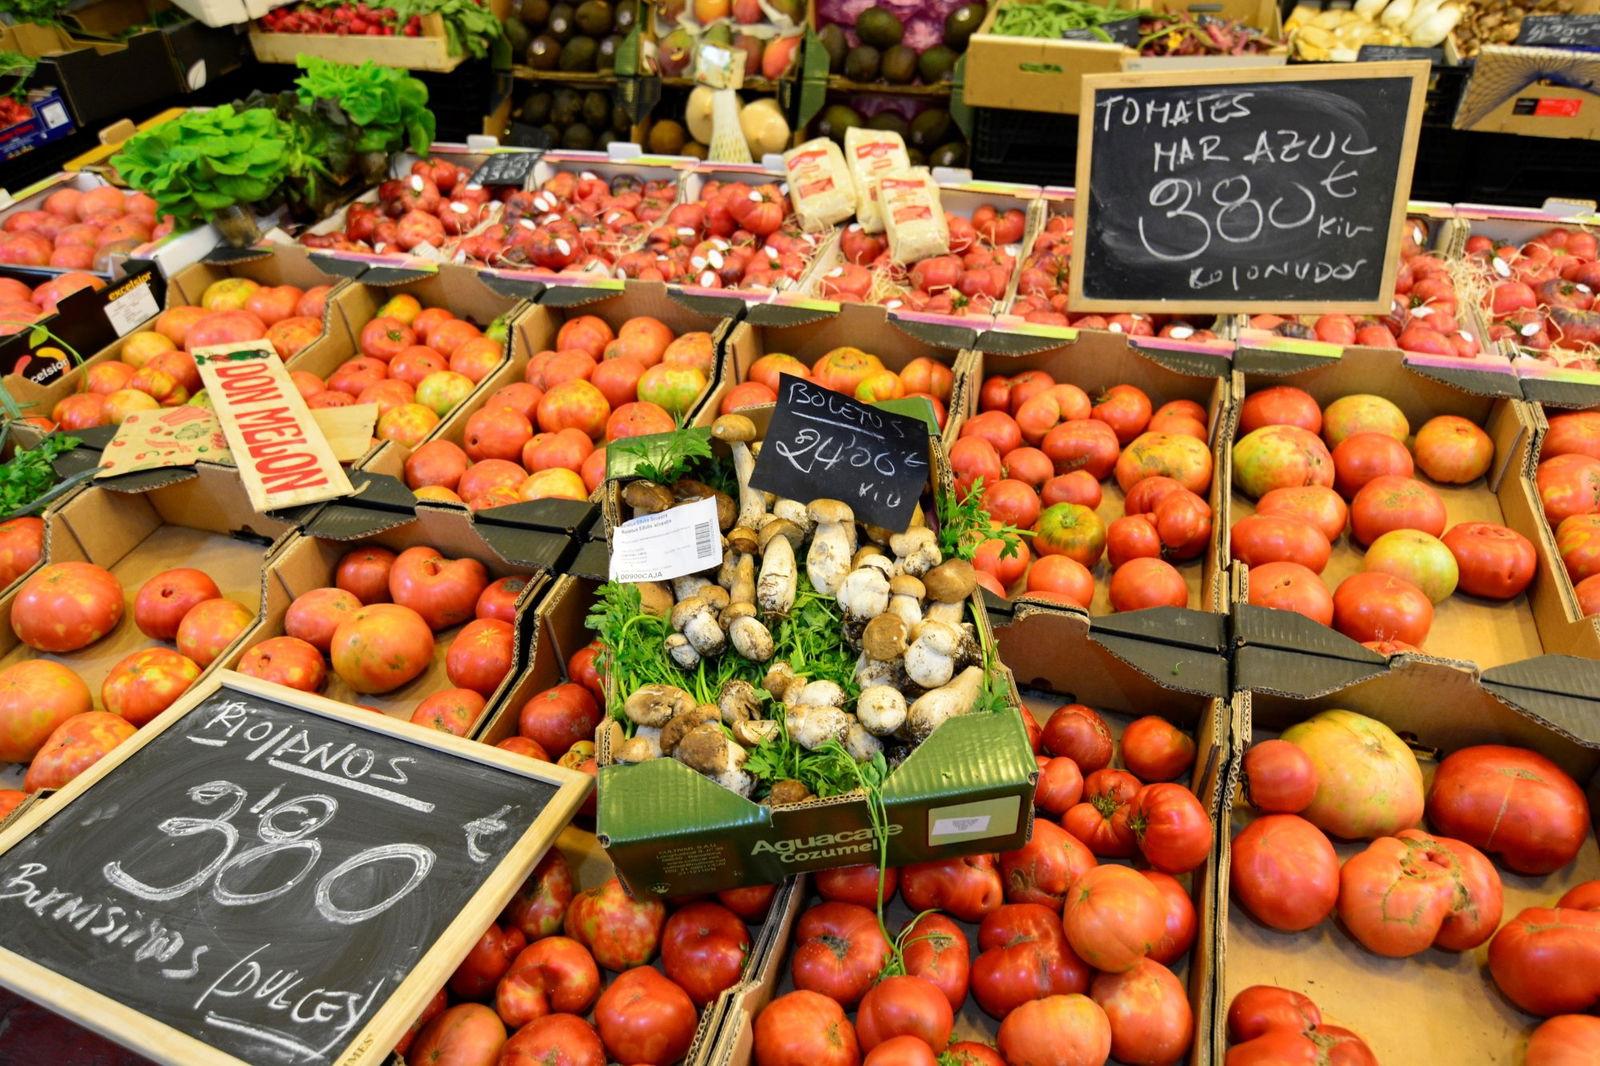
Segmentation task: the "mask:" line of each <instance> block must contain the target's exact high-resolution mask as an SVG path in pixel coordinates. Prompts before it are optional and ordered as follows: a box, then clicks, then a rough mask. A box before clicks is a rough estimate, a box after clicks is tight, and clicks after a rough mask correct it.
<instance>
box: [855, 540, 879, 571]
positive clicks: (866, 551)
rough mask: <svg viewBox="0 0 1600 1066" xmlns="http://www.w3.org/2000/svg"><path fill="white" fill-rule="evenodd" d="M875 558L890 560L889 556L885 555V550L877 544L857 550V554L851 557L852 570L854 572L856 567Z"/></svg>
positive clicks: (867, 545) (864, 545)
mask: <svg viewBox="0 0 1600 1066" xmlns="http://www.w3.org/2000/svg"><path fill="white" fill-rule="evenodd" d="M873 556H878V557H880V558H884V559H887V558H888V556H887V555H884V553H883V549H882V548H880V547H878V546H877V545H876V544H863V545H862V546H861V547H859V548H857V549H856V553H855V554H854V555H852V556H851V557H850V569H852V570H854V569H855V568H856V567H858V566H860V565H861V564H862V563H864V562H866V561H867V560H868V559H871V558H872V557H873Z"/></svg>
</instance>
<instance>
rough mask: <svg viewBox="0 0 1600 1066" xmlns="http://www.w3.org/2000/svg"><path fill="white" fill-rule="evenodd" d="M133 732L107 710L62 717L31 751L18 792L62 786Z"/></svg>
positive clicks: (122, 719)
mask: <svg viewBox="0 0 1600 1066" xmlns="http://www.w3.org/2000/svg"><path fill="white" fill-rule="evenodd" d="M133 733H134V726H133V724H132V723H131V722H129V721H128V720H127V719H126V718H123V717H122V716H121V715H118V714H112V713H110V712H109V711H85V712H83V713H82V714H75V715H72V716H71V717H70V718H66V719H64V720H63V721H62V722H61V724H60V725H58V726H56V727H55V729H53V730H51V732H50V735H49V736H47V737H45V739H44V743H43V744H41V745H40V746H39V750H38V751H37V752H35V753H34V756H33V761H32V762H30V763H29V764H28V772H27V773H26V774H25V775H23V778H22V791H24V792H29V793H32V792H38V791H39V790H40V789H46V788H61V787H63V786H64V785H66V783H67V782H69V781H71V780H72V779H73V778H74V777H77V776H78V775H79V774H81V773H83V772H84V771H85V770H87V769H88V768H89V767H91V766H93V765H94V764H95V763H97V762H99V761H100V758H101V756H103V755H105V754H106V752H108V751H110V750H111V749H112V748H114V747H116V746H117V745H118V744H121V743H122V742H123V741H124V740H127V739H128V738H129V737H131V736H133Z"/></svg>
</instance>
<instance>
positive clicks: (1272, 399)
mask: <svg viewBox="0 0 1600 1066" xmlns="http://www.w3.org/2000/svg"><path fill="white" fill-rule="evenodd" d="M1262 426H1299V427H1300V428H1301V429H1303V430H1305V431H1306V432H1308V433H1321V432H1322V408H1321V407H1319V406H1318V405H1317V401H1316V400H1314V399H1312V397H1311V394H1310V393H1308V392H1306V391H1305V390H1304V389H1296V388H1292V387H1290V386H1287V385H1277V386H1274V387H1272V388H1270V389H1259V390H1257V391H1256V392H1252V393H1250V395H1248V396H1246V397H1245V398H1244V403H1242V404H1240V405H1239V436H1241V437H1242V436H1244V435H1246V434H1247V433H1251V432H1253V431H1254V430H1258V429H1260V428H1261V427H1262Z"/></svg>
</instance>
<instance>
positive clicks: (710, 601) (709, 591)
mask: <svg viewBox="0 0 1600 1066" xmlns="http://www.w3.org/2000/svg"><path fill="white" fill-rule="evenodd" d="M973 581H974V582H976V581H977V579H976V578H974V579H973ZM698 595H699V596H700V598H701V599H702V600H705V601H706V606H708V607H710V608H711V609H712V610H713V611H720V610H722V609H723V608H724V607H726V606H728V590H727V589H725V588H723V587H722V586H721V585H707V586H706V587H705V588H703V589H701V590H700V592H699V593H698Z"/></svg>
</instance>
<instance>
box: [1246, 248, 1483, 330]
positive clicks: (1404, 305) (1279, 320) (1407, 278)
mask: <svg viewBox="0 0 1600 1066" xmlns="http://www.w3.org/2000/svg"><path fill="white" fill-rule="evenodd" d="M1402 233H1403V235H1402V238H1401V243H1400V265H1399V267H1398V268H1397V269H1396V271H1395V277H1394V302H1393V304H1392V305H1391V306H1390V308H1389V313H1388V314H1387V315H1384V316H1383V317H1381V318H1377V317H1370V316H1355V315H1347V314H1326V315H1318V316H1317V318H1316V320H1315V321H1314V322H1312V323H1311V324H1310V325H1306V324H1305V322H1304V321H1303V320H1300V319H1288V318H1284V317H1282V316H1280V315H1272V314H1261V315H1255V316H1253V317H1252V318H1251V319H1250V328H1251V329H1257V330H1266V331H1268V332H1271V333H1276V334H1278V335H1279V336H1282V337H1299V338H1302V339H1305V340H1319V341H1324V342H1326V343H1328V344H1337V345H1340V346H1341V347H1350V346H1354V347H1365V348H1399V349H1400V350H1401V351H1404V352H1415V353H1417V354H1418V355H1439V356H1445V357H1448V358H1454V359H1476V358H1477V357H1478V354H1479V351H1480V350H1481V349H1480V345H1479V344H1478V338H1477V337H1475V336H1473V335H1472V333H1471V332H1469V331H1468V330H1466V329H1465V328H1463V325H1464V323H1463V322H1462V321H1461V319H1460V317H1459V316H1460V314H1461V299H1460V294H1459V293H1458V292H1457V291H1456V283H1455V279H1454V278H1453V277H1452V276H1451V273H1450V265H1449V264H1448V263H1447V262H1446V261H1445V260H1444V259H1443V258H1441V257H1440V256H1438V255H1435V254H1433V253H1431V252H1429V251H1428V250H1427V245H1426V242H1427V237H1428V230H1427V227H1426V225H1425V224H1424V223H1423V222H1421V221H1419V220H1417V219H1408V220H1407V222H1406V225H1405V227H1404V229H1403V231H1402Z"/></svg>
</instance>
